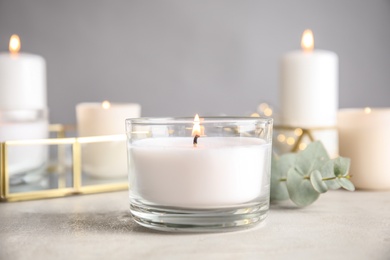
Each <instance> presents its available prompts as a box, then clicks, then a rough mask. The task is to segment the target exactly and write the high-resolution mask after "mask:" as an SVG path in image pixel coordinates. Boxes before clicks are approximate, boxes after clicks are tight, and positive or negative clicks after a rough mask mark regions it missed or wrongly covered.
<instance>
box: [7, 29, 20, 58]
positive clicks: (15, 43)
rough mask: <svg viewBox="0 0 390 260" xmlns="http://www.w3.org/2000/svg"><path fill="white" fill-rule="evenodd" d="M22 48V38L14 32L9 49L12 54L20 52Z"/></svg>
mask: <svg viewBox="0 0 390 260" xmlns="http://www.w3.org/2000/svg"><path fill="white" fill-rule="evenodd" d="M19 50H20V38H19V36H18V35H16V34H14V35H12V36H11V38H10V39H9V51H10V52H11V54H18V52H19Z"/></svg>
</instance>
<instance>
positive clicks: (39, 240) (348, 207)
mask: <svg viewBox="0 0 390 260" xmlns="http://www.w3.org/2000/svg"><path fill="white" fill-rule="evenodd" d="M260 257H263V259H309V258H312V257H315V258H316V259H390V192H363V191H357V192H345V191H330V192H328V193H326V194H324V195H322V196H321V197H320V199H319V200H318V201H317V202H315V204H313V205H311V206H309V207H307V208H304V209H297V208H295V207H293V206H291V205H289V204H287V205H286V204H284V205H273V206H272V207H271V211H270V214H269V216H268V219H267V221H266V223H265V225H263V226H257V227H255V228H251V229H247V230H244V231H238V232H229V233H210V234H208V233H206V234H198V233H195V234H178V233H163V232H157V231H152V230H148V229H146V228H143V227H140V226H138V225H137V224H136V223H134V222H133V221H132V219H131V217H130V216H129V213H128V204H127V192H115V193H105V194H97V195H84V196H75V197H68V198H60V199H50V200H39V201H27V202H16V203H2V204H0V259H80V258H82V259H154V258H159V259H186V260H188V259H260Z"/></svg>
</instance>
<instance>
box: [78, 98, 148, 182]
mask: <svg viewBox="0 0 390 260" xmlns="http://www.w3.org/2000/svg"><path fill="white" fill-rule="evenodd" d="M76 113H77V126H78V134H79V136H80V137H84V136H101V135H117V134H123V135H125V119H127V118H137V117H140V114H141V107H140V105H138V104H119V103H118V104H115V103H113V104H111V103H109V102H108V101H104V102H103V103H81V104H78V105H77V107H76ZM126 154H127V151H126V142H125V141H123V142H122V141H119V142H118V141H117V142H106V143H96V144H85V145H83V147H82V162H83V171H85V173H87V174H89V175H91V176H94V177H98V178H119V177H125V176H127V155H126Z"/></svg>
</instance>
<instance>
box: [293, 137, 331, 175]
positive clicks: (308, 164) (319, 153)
mask: <svg viewBox="0 0 390 260" xmlns="http://www.w3.org/2000/svg"><path fill="white" fill-rule="evenodd" d="M328 160H329V155H328V153H327V152H326V150H325V148H324V146H323V145H322V143H321V142H319V141H317V142H312V143H310V144H309V145H308V146H307V147H306V149H305V150H303V151H302V152H300V153H298V154H297V159H296V165H295V166H296V168H297V170H298V171H299V172H301V173H302V174H304V175H305V176H309V175H310V173H311V172H312V171H314V170H319V169H320V168H321V167H322V165H323V164H325V163H326V162H327V161H328Z"/></svg>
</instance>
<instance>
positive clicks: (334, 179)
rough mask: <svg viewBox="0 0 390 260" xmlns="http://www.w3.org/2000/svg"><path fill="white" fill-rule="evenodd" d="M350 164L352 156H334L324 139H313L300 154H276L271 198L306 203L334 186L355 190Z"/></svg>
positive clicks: (309, 202)
mask: <svg viewBox="0 0 390 260" xmlns="http://www.w3.org/2000/svg"><path fill="white" fill-rule="evenodd" d="M349 165H350V160H349V159H348V158H343V157H338V158H336V159H330V158H329V156H328V154H327V152H326V150H325V148H324V146H323V145H322V143H321V142H313V143H311V144H309V145H308V146H307V147H306V149H305V150H303V151H301V152H299V153H296V154H295V153H291V154H284V155H282V156H281V157H280V158H278V157H277V156H273V158H272V168H271V201H274V200H287V199H291V200H292V201H293V202H294V203H295V204H296V205H298V206H301V207H303V206H307V205H310V204H311V203H313V202H314V201H316V200H317V199H318V197H319V195H320V194H321V193H325V192H327V191H328V190H330V189H333V190H334V189H339V188H344V189H346V190H350V191H353V190H354V189H355V187H354V186H353V184H352V182H351V181H350V180H349V179H350V178H351V175H349Z"/></svg>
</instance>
